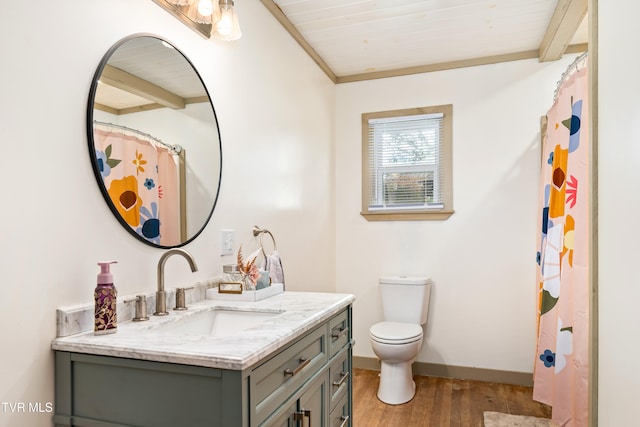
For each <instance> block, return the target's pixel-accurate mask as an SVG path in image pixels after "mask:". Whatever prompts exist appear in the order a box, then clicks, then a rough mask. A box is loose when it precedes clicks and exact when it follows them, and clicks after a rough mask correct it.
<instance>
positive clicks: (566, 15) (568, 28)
mask: <svg viewBox="0 0 640 427" xmlns="http://www.w3.org/2000/svg"><path fill="white" fill-rule="evenodd" d="M586 14H587V0H560V1H558V6H557V7H556V10H555V12H553V16H552V17H551V21H549V26H548V27H547V31H546V32H545V34H544V37H543V38H542V43H540V48H539V49H538V59H539V61H540V62H547V61H556V60H558V59H560V58H561V57H562V55H563V54H564V53H565V50H566V49H567V46H569V43H571V39H572V38H573V36H574V35H575V33H576V30H577V29H578V27H579V26H580V23H581V22H582V20H583V19H584V17H585V15H586Z"/></svg>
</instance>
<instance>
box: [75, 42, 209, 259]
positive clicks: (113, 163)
mask: <svg viewBox="0 0 640 427" xmlns="http://www.w3.org/2000/svg"><path fill="white" fill-rule="evenodd" d="M87 118H88V137H89V152H90V155H91V159H92V164H93V168H94V173H95V175H96V179H97V181H98V186H99V187H100V190H101V192H102V194H103V196H104V198H105V201H106V202H107V204H108V206H109V208H110V209H111V211H112V212H113V214H114V215H115V217H116V218H117V219H118V221H119V222H120V223H121V224H122V225H123V226H124V227H125V228H126V229H127V231H129V232H130V233H131V234H132V235H134V236H135V237H136V238H137V239H139V240H141V241H142V242H145V243H147V244H149V245H152V246H157V247H161V248H171V247H177V246H182V245H184V244H186V243H188V242H190V241H191V240H193V239H194V238H196V237H197V236H198V234H200V232H201V231H202V229H203V228H204V227H205V226H206V224H207V222H208V221H209V218H210V217H211V214H212V212H213V209H214V207H215V204H216V201H217V197H218V192H219V186H220V177H221V166H222V153H221V144H220V134H219V129H218V123H217V120H216V115H215V111H214V109H213V105H212V103H211V99H210V97H209V95H208V92H207V90H206V88H205V86H204V84H203V83H202V80H201V78H200V76H199V75H198V73H197V71H196V70H195V68H194V67H193V65H192V64H191V62H190V61H189V60H188V59H187V58H186V57H185V56H184V55H183V54H182V53H181V52H180V51H179V50H178V49H176V48H175V47H174V46H172V45H171V44H170V43H168V42H167V41H165V40H162V39H161V38H159V37H156V36H151V35H137V36H131V37H128V38H126V39H123V40H121V41H119V42H118V43H116V44H115V45H114V46H113V47H112V48H111V49H110V50H109V51H108V52H107V54H106V55H105V56H104V58H103V60H102V62H101V63H100V66H99V67H98V70H97V71H96V75H95V77H94V81H93V83H92V87H91V93H90V96H89V106H88V114H87Z"/></svg>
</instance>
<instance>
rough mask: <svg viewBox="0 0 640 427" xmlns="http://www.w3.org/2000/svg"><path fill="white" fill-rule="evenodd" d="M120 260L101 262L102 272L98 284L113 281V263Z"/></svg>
mask: <svg viewBox="0 0 640 427" xmlns="http://www.w3.org/2000/svg"><path fill="white" fill-rule="evenodd" d="M117 262H118V261H107V262H99V263H98V265H99V266H100V273H99V274H98V284H99V285H108V284H110V283H113V274H111V264H116V263H117Z"/></svg>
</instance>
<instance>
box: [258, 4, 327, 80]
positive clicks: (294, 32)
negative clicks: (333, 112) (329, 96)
mask: <svg viewBox="0 0 640 427" xmlns="http://www.w3.org/2000/svg"><path fill="white" fill-rule="evenodd" d="M260 1H261V2H262V4H263V5H264V7H266V8H267V10H268V11H269V12H271V14H272V15H273V16H274V17H275V18H276V19H277V20H278V22H280V25H282V26H283V27H284V29H285V30H287V31H288V32H289V34H291V36H292V37H293V38H294V40H295V41H297V42H298V44H299V45H300V46H301V47H302V49H304V51H305V52H307V54H308V55H309V56H310V57H311V59H313V60H314V61H315V63H316V64H318V66H319V67H320V68H321V69H322V71H324V73H325V74H326V75H327V77H329V78H330V79H331V81H332V82H334V83H335V82H336V74H335V73H334V72H333V71H332V70H331V68H330V67H329V66H328V65H327V63H326V62H324V60H323V59H322V57H321V56H320V55H318V52H316V51H315V49H314V48H312V47H311V45H310V44H309V42H308V41H307V40H306V39H305V38H304V37H303V36H302V34H300V31H298V29H297V28H296V26H295V25H293V24H292V23H291V21H289V18H287V17H286V15H285V14H284V12H282V10H281V9H280V7H278V5H277V4H275V3H274V2H273V0H260Z"/></svg>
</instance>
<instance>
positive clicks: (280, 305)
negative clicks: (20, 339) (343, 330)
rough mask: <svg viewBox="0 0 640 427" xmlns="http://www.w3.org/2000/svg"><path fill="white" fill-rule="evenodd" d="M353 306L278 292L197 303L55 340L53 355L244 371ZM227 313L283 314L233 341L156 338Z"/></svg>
mask: <svg viewBox="0 0 640 427" xmlns="http://www.w3.org/2000/svg"><path fill="white" fill-rule="evenodd" d="M353 301H354V296H353V295H349V294H333V293H314V292H290V291H287V292H283V293H280V294H278V295H275V296H272V297H270V298H267V299H264V300H262V301H257V302H245V301H221V300H202V301H198V302H193V303H191V304H189V310H186V311H182V312H180V311H172V310H170V311H171V314H170V315H168V316H150V319H149V320H148V321H144V322H133V321H130V320H129V321H124V322H121V323H119V324H118V331H117V332H116V333H114V334H108V335H94V334H93V331H86V332H79V333H75V334H72V335H69V336H60V337H58V338H56V339H55V340H54V341H53V342H52V345H51V347H52V349H53V350H61V351H69V352H74V353H86V354H95V355H103V356H116V357H125V358H130V359H140V360H151V361H157V362H169V363H179V364H186V365H193V366H204V367H210V368H221V369H232V370H243V369H247V368H249V367H251V366H253V365H254V364H255V363H257V362H259V361H260V360H262V359H263V358H264V357H266V356H267V355H269V354H271V353H272V352H274V351H276V350H278V349H279V348H281V347H283V346H285V345H286V344H287V343H289V342H291V341H292V340H294V339H295V338H297V337H299V336H301V335H303V334H304V333H305V332H307V331H309V330H311V329H313V328H314V327H316V326H317V325H319V324H321V323H323V322H325V321H326V320H328V319H329V318H331V317H332V316H333V315H335V314H337V313H339V312H340V311H342V310H343V309H344V308H346V307H347V306H348V305H349V304H351V303H352V302H353ZM220 308H229V309H235V310H246V311H251V310H255V311H283V313H282V314H279V315H277V316H274V317H272V318H268V319H266V320H264V321H263V322H262V323H260V324H259V325H258V326H254V327H252V328H250V329H247V330H244V331H242V332H239V333H238V334H237V335H234V336H218V337H213V336H201V335H171V334H158V333H157V330H158V328H162V325H166V324H170V323H177V322H180V321H181V320H182V319H185V317H186V316H193V315H195V314H197V313H200V312H202V311H207V310H216V309H220Z"/></svg>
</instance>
